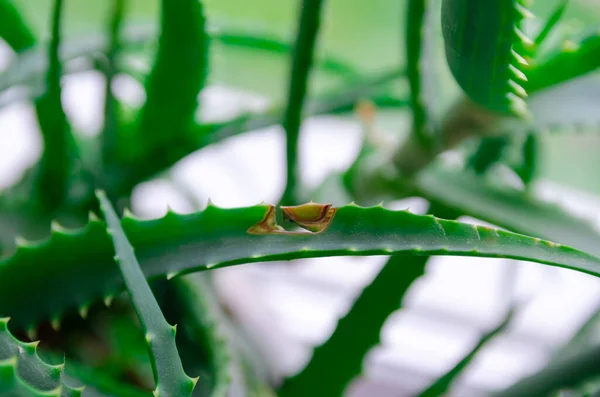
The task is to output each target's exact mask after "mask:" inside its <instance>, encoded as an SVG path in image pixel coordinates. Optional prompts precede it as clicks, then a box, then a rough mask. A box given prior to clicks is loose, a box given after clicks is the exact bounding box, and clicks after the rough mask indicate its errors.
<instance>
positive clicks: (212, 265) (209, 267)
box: [204, 263, 218, 269]
mask: <svg viewBox="0 0 600 397" xmlns="http://www.w3.org/2000/svg"><path fill="white" fill-rule="evenodd" d="M217 265H218V263H207V264H206V265H204V266H206V268H207V269H212V268H213V267H215V266H217Z"/></svg>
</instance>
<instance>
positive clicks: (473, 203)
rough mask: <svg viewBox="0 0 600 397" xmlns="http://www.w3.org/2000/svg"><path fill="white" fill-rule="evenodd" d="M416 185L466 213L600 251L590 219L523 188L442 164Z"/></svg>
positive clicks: (424, 193)
mask: <svg viewBox="0 0 600 397" xmlns="http://www.w3.org/2000/svg"><path fill="white" fill-rule="evenodd" d="M446 167H447V166H446ZM415 185H416V188H417V190H418V194H419V195H420V196H422V197H424V198H427V199H428V200H430V201H432V202H435V203H439V204H441V205H444V206H447V207H450V208H453V209H455V210H456V211H458V212H461V213H463V214H465V215H469V216H472V217H475V218H479V219H481V220H484V221H486V222H490V223H493V224H495V225H498V226H500V227H503V228H506V229H509V230H513V231H516V232H518V233H522V234H526V235H530V236H539V237H541V238H545V239H549V240H552V241H555V242H559V243H561V244H568V245H571V246H573V247H575V248H577V249H579V250H582V251H585V252H589V253H591V254H593V255H600V247H599V246H598V239H599V238H600V234H599V233H598V231H596V230H595V228H594V226H593V225H592V224H591V223H590V222H588V221H586V220H584V219H580V218H577V217H575V216H573V215H570V214H568V213H567V212H565V211H564V210H562V209H561V208H559V207H558V206H556V205H553V204H550V203H547V202H544V201H542V200H539V199H536V197H535V196H533V195H526V194H525V193H524V192H523V191H518V190H514V189H511V188H508V187H507V186H504V185H494V184H492V183H490V182H489V181H486V180H483V179H481V178H477V177H475V176H474V175H468V174H466V173H461V172H459V171H458V170H452V169H446V168H445V167H444V166H443V165H441V164H434V165H432V166H431V167H429V168H428V169H426V170H424V171H423V172H421V173H420V174H419V175H418V176H417V178H416V180H415Z"/></svg>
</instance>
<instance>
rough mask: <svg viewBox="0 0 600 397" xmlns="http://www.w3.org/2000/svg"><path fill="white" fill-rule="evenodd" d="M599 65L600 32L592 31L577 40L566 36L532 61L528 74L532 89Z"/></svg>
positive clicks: (571, 76) (541, 87)
mask: <svg viewBox="0 0 600 397" xmlns="http://www.w3.org/2000/svg"><path fill="white" fill-rule="evenodd" d="M598 68H600V33H599V32H598V29H597V28H596V29H594V30H593V31H592V32H591V33H588V34H586V35H584V36H583V37H581V38H579V39H576V40H567V41H565V42H563V43H562V45H561V46H560V47H557V48H554V49H552V50H548V52H547V53H545V54H544V56H543V57H542V58H541V59H536V60H535V62H534V63H533V64H532V65H531V70H530V71H529V72H528V74H527V76H528V78H529V81H528V82H527V85H526V86H527V91H528V92H530V93H533V92H536V91H540V90H542V89H545V88H549V87H552V86H555V85H557V84H560V83H564V82H566V81H568V80H571V79H574V78H576V77H579V76H583V75H585V74H588V73H590V72H593V71H594V70H597V69H598Z"/></svg>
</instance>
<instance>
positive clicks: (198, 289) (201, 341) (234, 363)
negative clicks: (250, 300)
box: [173, 273, 243, 397]
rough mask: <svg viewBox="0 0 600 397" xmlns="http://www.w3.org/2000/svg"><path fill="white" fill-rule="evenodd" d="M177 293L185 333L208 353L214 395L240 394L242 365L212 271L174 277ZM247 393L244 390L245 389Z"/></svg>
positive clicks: (211, 393) (217, 396)
mask: <svg viewBox="0 0 600 397" xmlns="http://www.w3.org/2000/svg"><path fill="white" fill-rule="evenodd" d="M173 286H174V295H175V296H176V301H177V304H178V307H179V308H180V311H181V316H182V320H183V321H182V324H183V328H184V332H185V333H186V334H187V335H188V337H189V339H190V340H192V341H194V343H195V344H197V345H199V346H201V348H202V350H203V351H204V354H206V355H207V356H208V360H209V363H208V366H209V367H210V368H209V369H210V371H211V372H210V374H209V378H210V382H211V384H212V389H211V392H210V395H211V396H213V397H221V396H223V397H225V396H236V395H240V392H241V390H239V387H240V384H239V382H240V379H236V377H238V376H240V375H241V373H242V369H241V367H240V362H239V357H238V354H237V352H236V350H235V349H236V347H235V346H234V342H233V341H232V337H231V335H230V333H229V329H228V326H230V324H229V321H228V319H226V318H225V314H224V313H223V309H222V308H221V306H220V303H219V301H218V297H217V295H216V292H215V290H214V286H213V285H212V283H211V279H210V274H209V273H199V274H194V275H190V276H188V277H180V278H177V279H176V280H173ZM242 393H243V392H242Z"/></svg>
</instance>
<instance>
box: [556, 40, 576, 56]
mask: <svg viewBox="0 0 600 397" xmlns="http://www.w3.org/2000/svg"><path fill="white" fill-rule="evenodd" d="M580 47H581V46H580V45H579V44H578V43H576V42H574V41H573V40H565V41H563V42H562V44H561V45H560V48H561V50H562V51H563V52H566V53H569V52H577V51H578V50H579V48H580Z"/></svg>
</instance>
